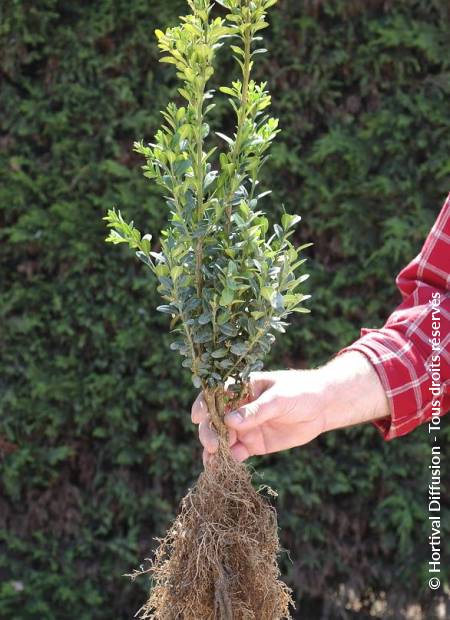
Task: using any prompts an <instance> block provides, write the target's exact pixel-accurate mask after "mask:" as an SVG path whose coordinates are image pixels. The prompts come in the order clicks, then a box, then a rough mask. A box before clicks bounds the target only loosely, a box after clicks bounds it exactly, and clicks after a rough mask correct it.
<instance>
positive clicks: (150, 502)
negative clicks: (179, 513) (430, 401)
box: [0, 0, 450, 620]
mask: <svg viewBox="0 0 450 620" xmlns="http://www.w3.org/2000/svg"><path fill="white" fill-rule="evenodd" d="M448 7H449V5H448V2H447V1H446V0H398V1H396V2H394V1H389V0H384V1H382V0H371V1H367V2H359V1H357V0H345V1H344V0H327V1H324V0H310V1H306V0H303V1H301V0H280V1H279V4H278V5H277V6H276V7H274V8H273V9H272V10H271V16H270V18H271V24H272V27H271V28H270V29H268V30H266V31H264V33H263V34H264V35H265V43H266V47H268V48H269V54H266V55H264V56H259V57H258V58H259V59H260V60H259V64H258V65H257V66H256V78H257V79H258V80H265V79H267V80H268V86H269V88H270V90H271V92H272V95H273V111H274V114H275V115H276V116H278V117H279V118H280V126H281V128H282V130H283V131H282V133H281V134H279V136H278V137H277V140H276V143H275V144H274V146H273V148H272V151H271V153H272V158H271V160H270V162H269V163H268V164H267V165H266V168H265V177H264V183H265V184H266V188H272V189H273V190H274V192H273V194H272V195H271V196H270V197H269V198H266V201H267V202H266V203H265V207H263V208H265V210H266V212H267V214H268V215H269V217H270V218H273V221H274V220H275V219H277V218H278V217H279V215H280V212H281V203H284V205H285V207H286V210H287V211H288V212H290V213H299V214H301V215H302V218H303V220H302V223H301V224H300V226H299V227H298V235H297V242H298V243H301V242H306V241H313V242H314V246H313V247H312V248H310V249H308V256H309V261H308V264H309V270H310V272H311V278H310V280H309V281H308V282H309V283H310V284H309V288H310V292H311V293H312V294H313V298H312V299H311V301H310V307H311V309H312V314H311V315H306V316H305V315H295V317H294V319H293V321H292V326H291V327H290V328H289V330H288V332H287V333H286V334H284V335H283V336H282V338H281V339H279V341H278V344H277V345H276V346H275V348H274V349H273V352H272V353H271V356H270V358H269V359H268V360H267V364H266V368H268V369H276V368H287V367H306V366H311V365H316V364H319V363H323V362H325V361H326V360H327V359H328V358H329V357H330V356H331V355H332V354H333V353H334V352H335V351H337V350H338V349H339V348H340V347H342V346H344V345H346V344H348V343H349V342H351V341H352V340H353V339H355V338H356V337H358V335H359V329H360V327H361V326H366V327H377V326H380V325H382V324H383V322H384V320H385V319H386V318H387V316H388V314H389V313H390V312H391V311H392V309H393V308H394V307H395V306H396V305H397V304H398V303H399V301H400V295H399V293H398V291H397V290H396V288H395V284H394V276H395V275H396V273H397V272H398V270H399V269H400V268H401V267H402V266H403V265H404V264H406V262H407V261H409V260H410V259H412V258H413V256H414V255H415V254H416V253H417V251H418V250H419V248H420V247H421V244H422V242H423V240H424V238H425V236H426V233H427V231H428V229H429V228H430V226H431V225H432V223H433V220H434V218H435V217H436V215H437V213H438V210H439V209H440V207H441V205H442V203H443V200H444V198H445V196H446V194H447V192H448V190H449V181H450V157H449V153H450V122H449V95H450V58H449V53H448V32H449V24H450V12H449V8H448ZM186 12H187V7H186V4H185V3H184V2H183V1H182V0H127V1H125V0H96V1H95V2H87V1H82V0H79V1H78V2H69V1H68V0H39V1H38V2H31V1H30V0H5V1H4V2H2V6H1V9H0V37H1V41H0V47H1V50H0V98H1V101H2V114H1V116H0V157H1V167H0V175H1V186H0V225H1V228H0V241H1V247H0V259H1V263H0V265H1V267H0V269H1V272H0V278H1V301H0V315H1V323H0V350H1V362H0V462H1V478H0V484H1V492H0V617H2V618H11V619H14V620H73V619H74V618H77V620H91V619H92V620H111V619H112V618H115V619H118V618H123V619H125V618H131V617H132V616H133V614H134V612H135V611H136V610H137V609H138V608H139V606H140V605H141V604H142V603H143V601H144V599H145V598H146V593H147V588H148V582H147V581H146V578H145V577H143V578H140V579H138V580H137V581H136V582H134V583H132V582H131V581H130V580H129V579H128V578H126V577H123V576H122V575H123V574H124V573H130V572H131V571H132V569H133V568H137V567H138V566H139V564H140V563H141V562H143V561H144V558H145V557H149V555H150V552H151V548H152V545H153V544H154V542H153V538H154V537H155V536H158V535H162V534H163V533H164V531H165V529H166V527H167V525H168V523H169V522H170V520H171V519H172V518H173V517H174V516H175V514H176V510H177V502H178V501H179V500H180V498H181V497H182V495H183V494H184V492H185V491H186V489H187V487H188V486H189V484H190V483H191V482H192V481H193V480H194V479H195V477H196V476H197V474H198V473H199V471H200V469H201V458H200V446H199V442H198V439H197V436H196V429H195V428H194V427H193V425H192V424H191V422H190V408H191V404H192V402H193V400H194V398H195V396H196V392H195V391H193V388H192V386H191V382H190V378H189V375H188V372H187V371H186V370H185V369H181V367H180V365H179V360H178V358H177V356H176V354H175V353H174V352H173V351H171V350H170V349H169V347H168V344H169V339H168V322H167V320H166V317H164V316H162V315H161V314H160V313H157V312H156V311H155V307H156V305H158V304H159V303H160V301H159V298H158V294H157V293H156V290H155V289H156V286H155V283H154V282H153V281H152V279H151V275H150V276H149V275H148V272H147V271H146V270H145V268H144V267H143V266H142V265H141V264H140V263H138V261H136V260H135V259H134V258H133V256H132V255H130V253H128V252H127V251H126V250H123V253H122V255H121V254H120V252H119V251H118V249H117V248H112V247H111V246H108V245H107V244H105V243H104V237H105V227H104V222H102V219H101V218H102V217H103V215H104V214H105V212H106V210H107V209H108V208H111V207H112V206H113V205H115V206H118V207H119V208H120V209H121V210H123V212H125V213H126V215H127V216H129V217H131V218H134V219H135V221H136V222H139V223H141V224H142V226H143V228H145V229H146V230H147V231H151V232H152V233H153V234H154V236H155V237H156V236H157V235H158V232H159V230H160V229H161V228H162V227H163V225H164V222H165V221H166V213H165V206H164V201H163V200H162V199H161V196H160V193H158V191H157V190H156V189H155V187H153V186H152V185H151V184H150V183H149V182H148V181H147V180H146V179H144V178H143V177H142V174H141V170H140V166H141V165H142V163H143V162H142V161H141V160H140V158H139V157H138V156H136V155H135V154H134V153H133V152H132V143H133V141H134V140H137V139H140V138H143V139H144V140H146V141H149V140H151V139H152V137H153V135H154V132H155V131H156V129H157V128H158V127H159V125H160V122H161V116H160V113H159V110H161V109H164V107H165V106H166V104H167V102H168V101H169V100H170V99H171V98H173V97H174V96H175V94H176V87H177V86H178V84H177V81H176V78H175V72H174V71H173V70H171V68H170V67H169V68H168V67H167V65H162V64H161V63H158V62H157V61H158V58H159V54H158V50H157V47H156V42H155V37H154V34H153V30H154V28H164V27H167V26H168V25H174V24H175V23H176V21H177V19H178V15H181V14H184V13H186ZM215 13H217V14H220V13H223V9H221V8H220V7H216V8H215ZM222 51H223V50H222ZM226 56H227V55H226V54H222V62H221V66H220V68H219V70H218V71H217V74H216V75H215V84H216V86H218V85H219V84H222V83H225V82H226V81H227V80H228V79H229V78H230V75H233V76H236V77H237V73H236V69H235V67H234V66H233V64H232V61H231V62H230V60H229V59H228V58H227V57H226ZM212 125H213V128H214V129H219V127H220V128H222V130H224V129H225V131H230V132H231V131H232V126H233V118H232V115H230V111H229V108H228V105H227V102H226V98H224V100H223V102H222V103H221V104H220V105H218V106H217V107H216V108H215V110H214V117H213V121H212ZM446 422H447V421H446V420H445V419H444V420H443V430H442V435H441V437H442V449H443V451H444V452H445V450H446V449H447V450H448V446H449V439H450V430H449V425H448V423H446ZM429 459H430V447H429V443H428V439H427V432H426V429H425V428H420V429H417V430H416V431H415V432H414V433H412V434H411V435H409V436H407V437H404V438H401V439H397V440H394V441H393V442H389V443H385V442H384V441H383V440H382V439H381V438H380V436H379V434H378V432H377V431H376V430H375V429H374V428H372V427H371V426H365V427H359V428H354V429H351V430H347V431H339V432H334V433H329V434H327V435H325V436H323V437H320V438H319V439H317V440H316V441H314V442H312V444H310V445H308V446H305V447H303V448H301V449H296V450H291V451H288V452H285V453H281V454H278V455H274V456H270V457H264V458H259V459H254V460H253V461H252V463H253V464H254V465H255V466H256V467H257V470H258V471H259V472H260V473H261V474H262V475H263V476H264V478H263V482H265V483H268V484H271V485H273V486H274V487H275V488H276V489H277V490H278V492H279V498H278V500H277V502H276V505H277V508H278V513H279V521H280V526H281V535H282V544H283V546H284V547H285V548H287V549H288V550H289V555H290V559H289V557H288V556H287V554H285V555H284V556H283V559H282V567H283V573H284V575H285V576H286V579H287V581H288V582H289V584H290V585H291V586H292V587H293V588H294V589H295V595H296V598H297V601H298V605H297V607H298V615H296V618H297V617H298V618H303V620H317V619H319V618H324V619H325V618H331V619H332V620H334V619H338V618H365V617H369V616H368V614H369V612H370V611H371V613H372V615H371V616H370V617H379V618H394V619H398V618H403V617H404V615H403V611H402V610H404V609H406V608H407V607H408V606H411V605H412V604H417V605H420V606H421V607H422V609H423V610H424V611H423V613H424V615H423V617H425V618H427V620H428V619H429V618H430V619H431V618H433V617H434V612H433V611H432V610H433V609H434V605H435V603H436V602H437V601H438V598H439V595H438V594H434V595H433V594H432V593H430V591H429V590H428V588H427V562H428V560H429V555H430V552H429V547H428V544H427V542H428V535H429V533H430V532H429V526H428V522H427V486H428V473H429V472H428V464H429ZM444 467H446V469H444V470H443V472H442V474H443V478H442V480H443V488H442V493H443V498H442V499H443V505H442V516H443V522H442V528H443V532H442V535H443V547H442V551H443V570H444V578H445V579H446V581H447V584H448V580H449V579H448V578H449V564H448V558H449V557H450V555H449V540H450V493H449V478H448V473H449V469H448V465H447V466H445V463H444ZM445 476H447V478H446V479H445ZM445 558H447V562H445ZM441 593H442V591H441ZM354 600H356V601H357V604H356V603H354V604H353V606H352V605H350V603H351V602H352V601H354ZM374 601H375V603H374ZM442 604H443V605H444V607H445V605H448V602H447V603H446V602H445V601H444V602H443V603H442ZM383 605H387V607H386V608H384V607H383ZM350 607H352V609H353V611H351V610H350ZM442 609H443V608H442V605H441V611H442ZM447 610H448V607H447ZM346 614H347V615H346ZM416 617H420V616H416ZM436 617H437V616H436ZM199 620H200V619H199Z"/></svg>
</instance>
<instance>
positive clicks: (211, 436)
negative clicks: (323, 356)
mask: <svg viewBox="0 0 450 620" xmlns="http://www.w3.org/2000/svg"><path fill="white" fill-rule="evenodd" d="M225 387H227V386H225ZM249 388H250V394H251V395H250V397H249V398H248V399H247V401H244V402H243V403H241V404H240V406H239V407H238V408H237V409H236V411H234V412H231V411H227V409H225V417H224V421H225V425H226V426H227V427H228V430H229V434H228V436H229V444H230V447H231V453H232V455H233V456H234V458H235V459H236V460H238V461H244V460H245V459H247V458H248V457H249V456H253V455H261V454H269V453H271V452H278V451H280V450H286V449H288V448H293V447H295V446H301V445H303V444H305V443H308V442H309V441H312V440H313V439H315V437H317V436H318V435H320V434H321V433H323V432H325V431H330V430H334V429H337V428H343V427H346V426H351V425H354V424H359V423H362V422H368V421H371V420H376V419H380V418H383V417H386V416H389V415H390V411H389V403H388V399H387V397H386V393H385V391H384V388H383V386H382V385H381V382H380V379H379V378H378V375H377V373H376V371H375V370H374V367H373V366H372V364H371V363H370V362H369V361H368V360H367V358H366V357H365V355H364V354H362V353H359V352H358V351H349V352H344V353H343V354H342V355H338V356H336V357H334V358H333V359H332V360H331V361H330V362H328V363H327V364H325V366H322V367H321V368H317V369H313V370H275V371H266V372H253V373H250V376H249ZM191 417H192V421H193V422H194V423H195V424H198V425H199V436H200V442H201V443H202V445H203V448H204V450H203V462H204V463H205V464H206V463H207V462H208V461H209V460H210V458H211V456H212V455H213V454H214V453H215V452H216V451H217V449H218V437H217V434H216V433H215V431H214V429H213V428H212V427H211V423H210V419H209V414H208V408H207V406H206V403H205V401H204V399H203V393H202V392H200V394H199V395H198V396H197V398H196V400H195V402H194V404H193V405H192V413H191Z"/></svg>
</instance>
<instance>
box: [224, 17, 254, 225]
mask: <svg viewBox="0 0 450 620" xmlns="http://www.w3.org/2000/svg"><path fill="white" fill-rule="evenodd" d="M245 25H248V27H247V28H246V29H245V31H244V35H243V39H244V66H243V69H242V92H241V106H240V108H239V112H238V123H237V131H236V140H235V142H234V144H233V150H232V161H233V163H234V165H235V166H236V164H237V160H238V155H239V149H240V146H241V138H242V130H243V128H244V122H245V120H246V118H247V100H248V85H249V81H250V60H251V55H250V46H251V42H252V32H251V28H250V23H248V24H244V26H245ZM235 175H236V176H235V178H236V179H237V182H236V183H232V185H231V190H230V192H229V194H228V196H227V198H226V200H225V212H226V222H225V234H226V236H227V237H228V236H229V234H230V225H231V209H232V205H231V200H232V199H233V196H234V192H235V191H236V189H237V188H238V187H239V183H240V178H239V174H238V171H237V169H236V170H235Z"/></svg>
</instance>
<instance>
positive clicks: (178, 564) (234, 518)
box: [134, 447, 293, 620]
mask: <svg viewBox="0 0 450 620" xmlns="http://www.w3.org/2000/svg"><path fill="white" fill-rule="evenodd" d="M279 551H280V546H279V541H278V528H277V517H276V512H275V509H274V508H273V507H272V506H271V505H270V504H269V503H268V501H267V500H266V499H265V498H264V497H263V496H261V495H260V494H259V493H258V492H257V491H256V490H255V489H254V488H253V486H252V483H251V475H250V472H249V470H248V468H247V467H246V466H245V465H244V464H242V463H238V462H236V461H235V460H234V459H233V457H232V456H231V454H230V452H229V450H228V448H223V447H221V448H219V453H218V455H217V456H216V458H214V459H213V460H212V462H211V463H210V464H209V465H208V466H207V468H206V469H205V470H204V471H203V472H202V473H201V474H200V477H199V479H198V481H197V483H196V484H195V486H194V487H192V488H191V489H190V490H189V491H188V493H187V495H186V496H185V497H184V499H183V500H182V501H181V510H180V513H179V515H178V517H177V518H176V520H175V521H174V523H173V524H172V526H171V527H170V529H169V531H168V532H167V534H166V537H165V538H164V539H162V540H161V541H160V545H159V548H158V549H157V551H156V554H155V556H154V559H153V560H152V565H151V567H150V568H149V569H147V570H146V571H142V572H148V573H150V574H151V576H152V578H153V581H154V585H153V588H152V591H151V594H150V598H149V600H148V601H147V603H146V604H145V605H144V606H143V607H142V608H141V609H140V610H139V611H138V612H137V614H139V617H140V618H142V619H148V618H151V619H154V620H282V619H286V618H291V615H290V613H289V605H290V604H292V605H293V601H292V598H291V594H290V592H291V591H290V589H289V588H288V587H287V586H286V584H284V583H283V582H282V581H280V580H279V574H280V573H279V569H278V564H277V557H278V554H279ZM134 576H136V575H134Z"/></svg>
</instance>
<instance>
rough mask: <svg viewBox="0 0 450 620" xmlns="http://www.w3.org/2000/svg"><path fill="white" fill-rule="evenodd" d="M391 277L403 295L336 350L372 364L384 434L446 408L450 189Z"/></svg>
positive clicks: (449, 389)
mask: <svg viewBox="0 0 450 620" xmlns="http://www.w3.org/2000/svg"><path fill="white" fill-rule="evenodd" d="M395 282H396V284H397V287H398V288H399V290H400V292H401V294H402V299H403V301H402V303H401V304H400V305H399V306H398V307H397V308H396V309H395V311H394V312H393V313H392V314H391V315H390V317H389V318H388V320H387V321H386V323H385V325H384V326H383V327H382V328H381V329H368V328H363V329H362V330H361V337H360V338H359V339H358V340H356V342H354V343H353V344H351V345H349V346H348V347H345V348H344V349H341V350H340V351H339V352H338V354H337V355H340V354H341V353H344V352H345V351H360V352H361V353H363V354H364V355H365V356H366V357H367V358H368V359H369V361H370V362H371V363H372V364H373V366H374V367H375V369H376V371H377V373H378V376H379V378H380V380H381V383H382V385H383V387H384V389H385V391H386V394H387V397H388V401H389V407H390V416H388V417H386V418H382V419H380V420H376V421H374V422H373V424H374V425H375V426H376V427H377V428H378V429H379V431H380V432H381V433H382V435H383V437H384V439H386V440H390V439H394V438H395V437H399V436H401V435H405V434H407V433H409V432H410V431H412V430H413V429H414V428H415V427H416V426H418V425H419V424H423V423H424V422H427V421H428V420H430V418H431V417H432V415H433V414H435V413H437V412H438V411H440V414H441V415H443V414H445V413H447V412H448V411H449V410H450V194H449V195H448V196H447V199H446V201H445V203H444V205H443V207H442V209H441V211H440V213H439V216H438V218H437V220H436V222H435V223H434V225H433V228H432V229H431V231H430V233H429V234H428V237H427V239H426V241H425V243H424V245H423V247H422V250H421V251H420V252H419V254H418V255H417V256H416V257H415V258H414V259H413V260H412V261H411V262H410V263H409V264H408V265H407V266H406V267H404V268H403V269H402V270H401V271H400V273H399V274H398V276H397V278H396V280H395ZM433 382H434V383H433ZM437 385H438V386H440V388H439V387H436V386H437ZM436 401H438V402H436Z"/></svg>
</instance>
